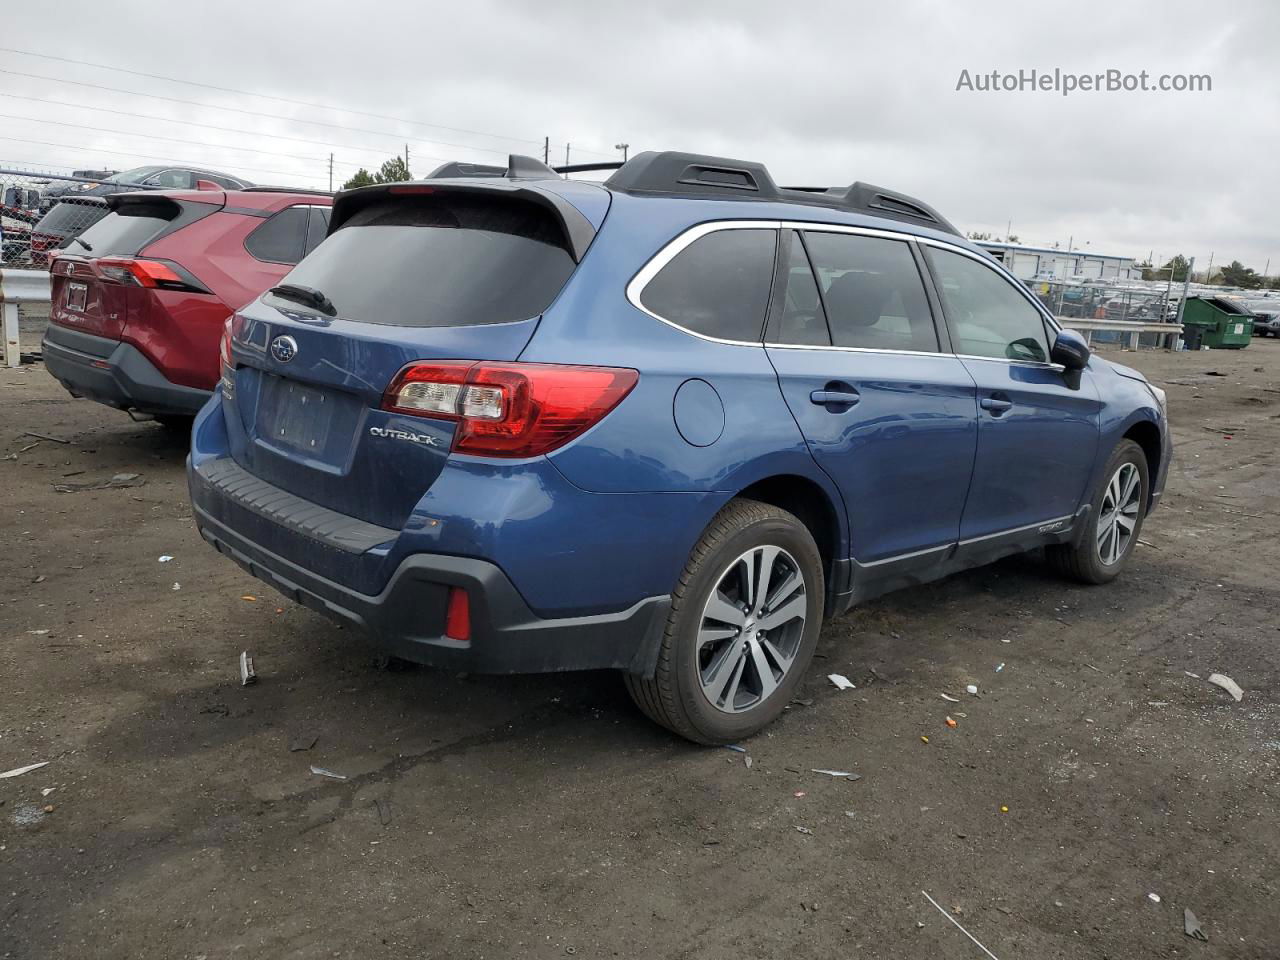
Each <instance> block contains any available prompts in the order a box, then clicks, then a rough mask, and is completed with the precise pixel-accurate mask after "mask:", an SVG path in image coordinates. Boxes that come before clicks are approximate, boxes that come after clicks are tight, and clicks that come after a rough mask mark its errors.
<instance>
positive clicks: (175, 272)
mask: <svg viewBox="0 0 1280 960" xmlns="http://www.w3.org/2000/svg"><path fill="white" fill-rule="evenodd" d="M97 264H98V273H99V274H100V275H101V276H102V277H103V279H105V280H114V281H115V282H116V283H124V284H130V285H133V286H138V287H147V288H149V289H155V288H160V289H163V290H186V291H189V292H191V293H208V292H209V291H208V290H207V289H206V288H205V287H204V286H203V285H202V284H201V283H200V281H198V280H197V279H196V278H195V277H193V276H191V274H189V273H187V271H186V270H184V269H183V268H182V267H180V266H178V265H177V264H176V263H168V262H166V261H164V260H137V259H134V258H133V257H101V258H99V259H98V261H97Z"/></svg>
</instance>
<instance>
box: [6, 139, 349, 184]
mask: <svg viewBox="0 0 1280 960" xmlns="http://www.w3.org/2000/svg"><path fill="white" fill-rule="evenodd" d="M0 140H8V141H10V142H12V143H34V144H38V145H39V146H42V147H58V148H59V149H61V150H77V151H80V152H82V153H111V154H115V155H117V156H121V157H134V158H136V159H140V160H151V161H152V162H156V161H159V162H161V163H178V164H183V165H185V166H189V167H195V168H197V169H199V168H201V167H204V166H205V162H204V161H203V160H184V159H181V158H178V157H156V156H152V155H151V154H149V153H130V152H129V151H128V150H108V149H107V148H106V147H86V146H85V145H84V144H81V143H53V142H52V141H49V140H26V139H23V138H22V137H10V136H8V135H6V134H0ZM60 166H69V164H60ZM241 169H243V170H252V171H253V172H254V173H270V174H272V175H278V176H282V177H306V178H307V179H308V180H323V179H324V177H323V176H321V175H320V174H309V173H299V172H298V171H296V170H269V169H267V168H266V167H245V166H241Z"/></svg>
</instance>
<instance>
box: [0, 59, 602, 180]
mask: <svg viewBox="0 0 1280 960" xmlns="http://www.w3.org/2000/svg"><path fill="white" fill-rule="evenodd" d="M3 49H5V48H3V47H0V50H3ZM18 52H19V53H21V52H22V51H18ZM69 62H73V63H75V62H79V61H69ZM106 69H116V68H114V67H108V68H106ZM123 72H126V73H130V72H132V71H123ZM0 73H7V74H9V75H10V76H15V77H25V78H26V79H29V80H42V81H45V82H49V83H65V84H69V85H71V86H76V87H87V88H89V89H93V90H105V91H107V92H109V93H123V94H125V95H126V96H131V97H145V98H148V99H152V100H164V101H167V102H169V103H180V104H183V105H184V106H194V107H204V108H205V109H210V110H225V111H228V112H230V113H240V114H244V115H245V116H250V117H262V118H264V119H267V120H278V121H282V122H284V123H307V124H311V125H313V126H317V127H327V128H328V129H331V130H343V131H347V132H350V133H364V134H368V135H370V136H375V137H388V138H392V139H395V140H397V141H399V142H401V143H403V142H404V135H403V134H401V133H389V132H387V131H384V130H370V129H368V128H365V127H352V126H348V125H345V124H340V123H329V122H327V121H324V120H307V119H304V118H301V117H289V116H283V115H281V114H278V113H265V112H263V111H261V110H246V109H244V108H243V107H226V106H222V105H221V104H216V103H207V102H205V101H201V100H187V99H184V98H182V97H170V96H166V95H164V94H160V93H143V92H141V91H138V90H126V89H124V88H123V87H112V86H108V85H106V84H101V83H90V82H88V81H86V80H67V79H65V78H62V77H51V76H47V75H45V74H39V73H25V72H23V71H21V70H9V69H6V68H3V67H0ZM144 76H146V74H144ZM161 79H169V78H161ZM174 82H175V83H186V82H187V81H185V80H175V81H174ZM197 86H206V85H205V84H197ZM214 89H216V90H223V89H226V90H227V92H231V93H236V94H244V95H246V96H261V97H263V98H264V99H282V98H277V97H268V96H266V95H265V94H253V93H249V92H248V91H241V90H231V89H230V88H222V87H214ZM283 102H285V103H301V102H302V101H290V100H284V101H283ZM307 105H308V106H319V107H320V109H328V110H342V109H343V108H340V107H324V106H323V105H319V104H307ZM347 112H354V113H359V111H347ZM366 115H367V116H380V115H379V114H366ZM386 119H391V120H397V121H398V122H400V123H410V124H413V123H416V122H417V121H413V120H399V119H398V118H395V117H389V118H386ZM427 125H428V126H430V124H427ZM467 132H469V131H467ZM480 136H486V137H497V136H498V135H497V134H488V133H482V134H480ZM507 139H515V140H517V141H518V142H525V141H523V140H522V139H520V138H507ZM418 142H421V143H430V144H435V145H436V146H443V147H455V148H457V149H459V150H475V151H479V152H481V153H496V154H498V155H499V156H504V157H505V156H508V155H509V154H510V153H511V151H510V150H499V149H496V148H494V147H481V146H477V145H476V144H471V143H454V142H452V141H449V140H433V139H429V138H425V137H420V138H419V141H418ZM530 142H536V141H530ZM582 152H584V153H593V152H595V151H587V150H583V151H582ZM600 155H601V156H605V154H600Z"/></svg>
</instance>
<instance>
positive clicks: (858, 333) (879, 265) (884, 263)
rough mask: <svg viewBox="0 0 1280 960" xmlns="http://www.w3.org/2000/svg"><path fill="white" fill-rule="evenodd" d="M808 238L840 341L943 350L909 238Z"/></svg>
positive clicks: (836, 341) (834, 333)
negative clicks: (939, 348) (905, 240)
mask: <svg viewBox="0 0 1280 960" xmlns="http://www.w3.org/2000/svg"><path fill="white" fill-rule="evenodd" d="M805 243H806V245H807V246H808V248H809V256H810V258H811V259H812V261H813V269H814V272H815V273H816V274H817V277H818V285H819V286H820V287H821V289H822V300H823V303H824V304H825V306H826V310H827V323H828V325H829V326H830V327H831V339H832V342H833V343H834V344H835V346H837V347H861V348H864V349H873V350H912V351H919V352H927V353H935V352H937V350H938V332H937V330H936V329H935V328H934V325H933V314H932V313H931V311H930V310H929V299H928V297H927V295H926V294H925V292H924V281H923V280H921V279H920V270H919V268H918V267H917V266H916V261H915V257H914V256H912V254H911V248H910V247H909V246H907V244H906V243H905V242H903V241H901V240H885V239H882V238H880V237H866V236H861V235H859V234H851V233H821V232H812V233H810V232H806V233H805Z"/></svg>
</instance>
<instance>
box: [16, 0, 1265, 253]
mask: <svg viewBox="0 0 1280 960" xmlns="http://www.w3.org/2000/svg"><path fill="white" fill-rule="evenodd" d="M1060 11H1061V12H1060ZM363 14H364V11H363V10H362V9H361V8H359V7H353V6H352V5H350V4H343V5H341V6H339V5H324V4H316V3H314V2H309V3H302V2H298V0H276V2H273V3H270V4H266V3H256V4H249V3H243V2H241V0H224V2H223V3H221V4H219V5H218V8H217V13H216V15H210V16H208V17H205V16H203V15H202V16H201V18H200V21H201V22H199V23H195V22H190V23H184V22H182V19H181V18H178V19H174V20H167V19H166V20H160V21H158V20H156V19H155V17H154V16H153V11H150V10H148V9H147V8H144V7H132V6H130V5H116V6H115V7H113V8H112V9H111V11H110V13H109V15H108V14H104V13H103V12H102V10H101V7H100V5H99V4H92V3H87V2H81V0H61V2H60V3H59V4H58V16H57V17H56V18H53V17H47V18H43V19H41V18H36V17H21V18H17V19H16V20H15V21H13V22H11V23H10V24H9V27H8V29H7V30H6V31H5V34H4V37H5V39H4V40H3V41H2V42H3V43H4V44H5V45H8V46H12V47H16V48H21V49H28V50H35V51H40V52H45V53H54V54H58V55H60V56H64V57H69V58H72V59H83V60H91V61H96V62H101V63H110V64H116V65H121V66H128V67H129V68H131V69H135V70H140V71H145V72H148V73H155V74H163V75H168V76H174V77H182V78H186V79H191V80H197V81H200V82H203V83H208V84H215V85H220V86H226V87H232V88H238V89H243V90H252V91H257V92H260V93H262V94H267V95H270V96H276V97H285V98H289V99H293V100H303V101H312V102H316V103H325V104H331V105H332V106H333V107H334V108H338V109H335V110H318V109H314V108H310V107H304V106H297V105H291V104H287V103H280V102H275V101H270V100H264V99H259V98H246V97H240V96H236V95H234V94H228V93H220V92H216V91H212V90H207V89H201V88H197V87H189V86H184V85H180V84H172V83H167V82H163V81H159V80H152V79H143V78H139V77H131V76H125V75H121V74H118V73H111V72H107V71H103V70H96V69H90V68H85V67H77V66H73V65H69V64H65V63H51V62H48V61H41V60H37V59H32V58H28V57H22V56H17V55H14V54H8V53H6V54H0V68H4V69H8V70H17V71H23V72H29V73H37V74H44V75H47V76H50V77H60V78H64V79H74V80H80V81H84V82H89V83H100V84H106V85H108V86H114V87H122V88H128V89H132V90H139V91H146V92H152V93H160V94H164V95H167V96H172V97H177V98H181V99H191V100H199V101H201V102H204V103H209V104H217V105H220V106H223V107H234V108H238V109H241V110H252V111H258V112H264V113H274V114H280V115H282V116H288V117H291V118H294V120H295V121H303V120H321V121H324V122H326V123H331V124H339V125H343V126H347V127H349V128H361V129H362V130H364V131H376V132H373V133H371V132H358V131H356V130H352V129H347V130H336V129H332V128H328V127H323V126H316V125H308V124H306V123H302V122H291V123H285V122H281V121H277V120H268V119H265V118H260V117H251V116H246V115H244V114H237V113H234V112H226V111H221V110H215V109H197V108H194V107H189V106H185V105H181V104H175V103H168V102H165V101H159V100H148V99H144V98H138V97H129V96H123V95H120V94H113V93H107V92H104V91H98V90H93V89H90V88H84V87H75V86H66V85H63V84H59V83H51V82H47V81H35V80H29V79H24V78H20V77H15V76H12V75H9V74H3V73H0V94H2V93H16V94H22V95H28V96H41V97H46V98H54V99H59V100H66V101H70V102H75V103H80V104H85V105H88V106H92V105H98V106H105V107H110V108H113V109H119V110H128V111H137V112H141V113H147V114H153V115H156V116H165V117H170V118H173V119H188V120H199V121H201V122H205V123H210V124H216V125H220V126H227V127H234V128H238V129H243V130H245V131H250V133H247V134H245V135H236V134H232V133H225V132H219V131H211V130H203V129H201V128H196V127H188V126H183V125H180V124H177V123H164V122H159V121H151V120H134V119H129V118H121V117H113V116H110V115H101V114H96V113H95V112H94V111H91V110H86V109H75V108H69V107H54V106H49V105H45V104H36V103H31V102H24V101H20V100H14V99H11V98H3V97H0V113H5V114H11V115H12V114H20V115H23V116H28V117H44V118H46V119H56V120H60V121H64V122H69V123H79V124H90V125H93V126H98V127H112V128H114V127H118V128H119V129H120V130H122V131H124V130H128V131H136V132H141V133H146V134H153V135H163V136H168V137H174V138H179V139H189V140H196V141H200V142H201V143H202V144H204V145H203V146H193V145H182V144H177V143H168V142H164V141H158V140H147V139H140V138H137V137H128V136H121V135H112V134H105V133H97V132H90V131H77V130H74V129H71V128H59V127H54V126H49V125H44V124H39V123H30V122H26V121H15V120H3V121H0V124H2V128H0V136H4V137H11V138H20V139H29V140H43V141H51V142H59V143H63V144H75V145H76V146H74V147H71V148H55V147H50V146H42V145H35V144H25V143H18V142H13V140H3V139H0V158H10V159H12V160H41V161H45V162H49V163H58V164H68V165H76V166H82V165H87V164H97V163H107V164H109V165H111V166H115V167H123V166H128V165H132V164H138V163H143V162H145V161H146V159H148V158H150V157H156V158H162V159H169V158H181V159H202V160H204V161H205V162H206V163H208V164H209V165H211V166H215V167H218V168H222V169H226V170H229V171H242V172H243V173H245V174H246V175H249V176H252V177H254V178H255V179H258V180H261V181H268V182H270V181H275V182H279V181H282V180H289V181H290V182H304V183H307V184H308V185H312V186H316V185H321V186H322V185H324V183H325V182H327V173H326V169H327V154H328V152H329V151H328V148H327V147H325V146H320V145H309V144H299V143H295V142H290V141H285V140H276V139H269V138H267V137H266V136H263V135H265V134H272V133H276V134H284V135H287V136H293V137H299V138H306V139H314V140H318V141H323V142H324V143H326V144H333V152H334V154H335V158H336V162H337V171H336V173H337V179H338V180H339V181H340V180H341V179H344V178H345V177H346V176H348V175H350V173H351V172H352V171H353V170H354V165H356V164H363V165H366V166H369V165H376V164H377V163H379V162H381V160H382V159H384V158H385V157H386V156H388V155H390V154H391V153H393V152H398V151H399V149H401V144H402V143H403V142H404V141H405V140H408V141H410V143H411V147H410V151H411V157H412V158H413V160H414V163H413V166H414V169H415V171H416V172H418V173H425V172H426V171H427V170H428V169H429V168H430V167H431V166H433V165H434V164H435V162H436V160H435V159H433V158H465V159H473V160H481V161H483V160H489V161H494V160H496V159H498V158H499V157H500V156H501V155H502V153H503V152H505V151H508V150H515V151H521V152H530V153H536V152H539V148H540V141H541V138H542V136H543V135H549V136H550V137H551V139H552V140H553V141H555V142H556V144H557V146H556V148H555V150H554V151H553V157H554V158H555V159H559V160H562V159H563V151H564V142H565V141H571V142H572V143H573V145H574V148H573V151H572V158H573V159H575V160H592V159H604V158H607V157H612V156H614V155H615V151H614V150H613V149H612V145H613V144H614V143H616V142H618V141H620V140H625V141H627V142H629V143H630V144H631V146H632V150H633V151H637V150H642V149H688V150H695V151H703V152H712V153H720V154H724V155H729V156H737V157H744V158H750V159H759V160H762V161H764V162H765V163H767V164H768V165H769V167H770V169H771V170H772V171H773V172H774V175H775V177H777V178H778V179H779V180H780V181H785V182H803V183H847V182H850V181H852V180H854V179H862V180H868V181H871V182H873V183H881V184H884V185H887V186H893V187H896V188H899V189H902V190H904V191H907V192H909V193H914V194H917V195H918V196H921V197H922V198H924V199H926V200H928V201H929V202H931V203H933V204H934V205H936V206H937V207H939V208H940V209H941V210H942V211H943V212H944V213H945V214H946V215H947V216H948V217H949V218H950V219H952V220H953V221H954V222H956V223H957V224H958V225H960V226H961V227H962V228H965V229H985V230H993V231H997V232H1000V233H1003V231H1004V228H1005V223H1006V222H1007V221H1009V220H1012V222H1013V231H1014V232H1015V233H1017V234H1019V235H1020V236H1021V237H1022V239H1023V240H1024V241H1025V242H1033V243H1052V242H1055V241H1057V242H1061V243H1065V242H1066V241H1067V239H1068V237H1072V236H1073V237H1074V238H1075V240H1076V243H1077V245H1080V244H1083V243H1084V242H1086V241H1087V242H1088V243H1089V245H1090V246H1091V248H1092V249H1096V250H1103V251H1106V252H1115V253H1123V254H1131V255H1138V256H1145V255H1146V254H1147V253H1148V251H1152V250H1154V252H1155V253H1156V254H1157V256H1160V257H1165V258H1167V257H1168V256H1171V255H1172V254H1174V253H1177V252H1182V253H1184V254H1186V255H1188V256H1196V257H1197V259H1198V262H1199V263H1200V264H1204V263H1205V262H1206V261H1207V259H1208V255H1209V253H1210V251H1213V252H1214V254H1215V260H1216V262H1219V263H1220V262H1223V260H1224V259H1227V258H1239V259H1241V260H1244V261H1245V262H1247V263H1249V264H1250V265H1252V266H1254V267H1256V268H1257V269H1261V268H1262V266H1263V263H1264V262H1265V260H1266V259H1267V258H1268V257H1270V256H1272V255H1273V254H1274V255H1275V257H1276V258H1277V264H1278V265H1280V243H1277V242H1276V239H1277V233H1276V226H1275V224H1276V221H1277V211H1280V187H1278V186H1277V182H1276V177H1275V173H1274V171H1275V166H1276V164H1275V159H1274V158H1275V157H1276V156H1278V155H1280V125H1278V123H1277V108H1276V103H1277V100H1278V99H1280V97H1278V96H1277V95H1278V94H1280V82H1278V81H1277V74H1276V68H1275V57H1276V50H1277V39H1280V7H1277V6H1276V5H1275V4H1273V3H1270V2H1266V0H1253V2H1242V3H1236V4H1232V5H1231V6H1230V8H1224V9H1222V10H1218V9H1214V8H1206V7H1204V6H1203V5H1200V4H1192V3H1188V2H1182V0H1175V2H1166V3H1160V4H1155V3H1151V4H1122V3H1116V2H1114V0H1112V2H1096V0H1085V2H1077V3H1074V4H1071V5H1069V6H1061V5H1059V6H1058V7H1053V6H1045V5H1022V6H1012V7H1010V6H1008V5H1000V6H996V5H987V4H983V5H978V4H961V3H943V2H923V0H916V2H899V3H897V4H894V5H892V6H890V5H888V4H875V5H871V4H854V3H848V2H844V3H834V2H832V3H827V2H815V3H808V2H800V3H786V2H785V0H771V2H768V3H766V2H763V0H741V2H737V3H734V4H715V3H711V4H703V5H700V6H697V7H694V5H691V4H688V3H687V2H676V0H653V2H650V3H647V4H636V3H633V2H632V3H615V2H594V3H586V2H564V0H561V2H555V0H542V2H539V3H537V4H525V3H515V2H506V0H481V2H476V3H471V4H468V5H459V4H454V3H451V4H422V3H401V2H399V0H383V2H382V3H380V4H378V5H376V6H371V7H370V8H369V10H368V14H367V16H366V15H363ZM69 23H76V24H78V25H80V26H81V27H84V28H85V29H77V30H68V29H67V25H68V24H69ZM140 40H145V42H139V41H140ZM1055 67H1058V68H1061V69H1062V70H1064V71H1071V72H1075V73H1094V72H1101V71H1105V70H1106V69H1109V68H1115V69H1119V70H1122V71H1125V72H1137V71H1139V70H1144V69H1145V70H1147V71H1150V72H1151V73H1152V74H1153V75H1158V74H1160V73H1208V74H1210V75H1211V76H1212V78H1213V90H1212V92H1211V93H1197V94H1191V93H1076V94H1074V95H1073V96H1070V97H1065V98H1064V97H1061V96H1059V95H1057V94H1054V93H1032V92H1021V93H986V94H983V93H970V92H957V91H956V90H955V86H956V81H957V78H958V77H959V75H960V71H961V70H962V69H968V70H970V71H971V72H973V73H979V72H989V71H991V70H993V69H994V70H1000V71H1003V72H1015V71H1017V70H1019V69H1023V68H1026V69H1030V68H1036V69H1039V70H1049V71H1052V70H1053V69H1054V68H1055ZM344 108H345V109H348V110H358V111H366V112H371V113H377V114H383V115H385V116H388V117H403V118H410V119H415V120H420V121H425V122H429V123H434V124H440V125H443V126H444V127H453V128H461V129H463V130H471V131H486V132H489V133H494V134H498V135H499V136H477V135H474V134H468V133H461V132H457V131H456V130H446V129H440V128H431V127H426V126H417V125H409V124H402V123H398V122H396V121H392V120H388V119H374V118H371V117H367V116H359V115H356V114H351V113H343V112H339V110H340V109H344ZM432 141H450V142H452V143H454V144H458V145H460V146H448V145H445V144H442V143H439V142H432ZM231 147H240V148H254V149H260V150H263V151H270V152H272V153H279V154H289V155H291V156H290V157H280V156H271V155H264V154H256V153H250V152H248V151H247V150H245V149H240V150H235V149H229V148H231ZM106 150H118V151H121V152H122V153H123V152H128V153H136V154H138V156H137V157H136V158H134V157H129V156H123V155H113V154H107V153H105V152H102V151H106ZM294 157H303V158H305V159H294Z"/></svg>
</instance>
